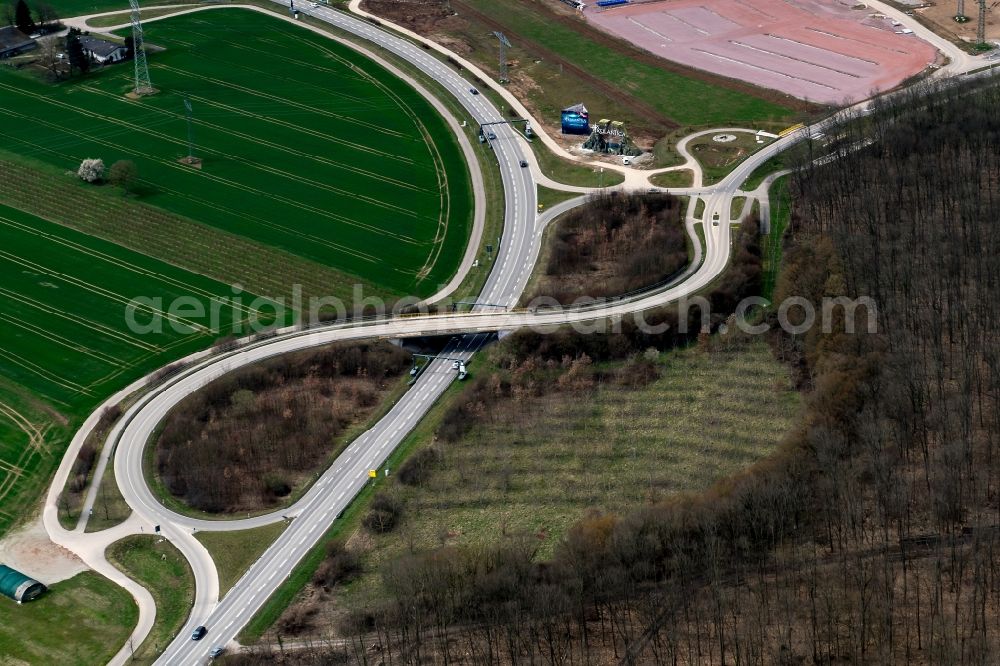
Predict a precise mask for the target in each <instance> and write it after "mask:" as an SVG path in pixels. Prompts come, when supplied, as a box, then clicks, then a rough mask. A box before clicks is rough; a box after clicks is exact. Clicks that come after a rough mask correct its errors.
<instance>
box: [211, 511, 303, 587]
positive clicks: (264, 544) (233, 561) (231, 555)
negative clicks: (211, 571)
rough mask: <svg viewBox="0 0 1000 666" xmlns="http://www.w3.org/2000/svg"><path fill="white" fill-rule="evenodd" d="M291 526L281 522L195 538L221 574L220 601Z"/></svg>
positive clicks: (212, 533)
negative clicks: (210, 556) (206, 551)
mask: <svg viewBox="0 0 1000 666" xmlns="http://www.w3.org/2000/svg"><path fill="white" fill-rule="evenodd" d="M287 526H288V523H286V522H284V521H281V522H277V523H274V524H271V525H265V526H263V527H257V528H254V529H251V530H238V531H235V532H198V533H196V534H195V538H196V539H198V541H200V542H201V544H202V545H203V546H205V548H207V549H208V552H209V553H210V554H211V555H212V560H213V561H214V562H215V568H216V571H218V573H219V598H220V599H221V598H222V597H224V596H226V592H228V591H229V590H230V589H232V587H233V585H235V584H236V581H238V580H239V579H240V576H242V575H243V574H244V573H246V570H247V569H249V568H250V565H251V564H253V563H254V562H256V561H257V558H259V557H260V556H261V555H262V554H263V553H264V551H266V550H267V549H268V547H269V546H270V545H271V544H272V543H274V541H275V539H277V538H278V536H280V535H281V533H282V532H284V531H285V528H286V527H287Z"/></svg>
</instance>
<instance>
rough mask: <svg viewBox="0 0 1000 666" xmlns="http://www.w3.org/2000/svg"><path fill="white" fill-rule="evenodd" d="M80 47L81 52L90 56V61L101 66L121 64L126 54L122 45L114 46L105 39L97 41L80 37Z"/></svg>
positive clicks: (86, 36) (93, 38) (94, 38)
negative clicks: (114, 63)
mask: <svg viewBox="0 0 1000 666" xmlns="http://www.w3.org/2000/svg"><path fill="white" fill-rule="evenodd" d="M80 46H82V47H83V52H84V53H86V54H87V55H88V56H90V58H91V60H93V61H94V62H96V63H98V64H101V65H107V64H108V63H112V62H121V61H122V60H124V59H125V56H126V55H127V54H128V49H127V48H125V46H123V45H122V44H115V43H114V42H109V41H108V40H106V39H98V38H97V37H90V36H88V35H81V36H80Z"/></svg>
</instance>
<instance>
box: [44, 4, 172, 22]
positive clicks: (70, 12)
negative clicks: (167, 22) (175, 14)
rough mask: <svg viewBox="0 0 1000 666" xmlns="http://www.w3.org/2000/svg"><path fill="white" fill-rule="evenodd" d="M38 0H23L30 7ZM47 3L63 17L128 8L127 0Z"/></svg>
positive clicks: (151, 5)
mask: <svg viewBox="0 0 1000 666" xmlns="http://www.w3.org/2000/svg"><path fill="white" fill-rule="evenodd" d="M39 1H40V0H25V2H27V3H28V6H29V7H31V8H32V9H34V8H35V6H36V5H37V4H38V2H39ZM140 2H141V0H140ZM49 4H50V5H52V7H53V8H54V9H55V10H56V13H57V14H59V16H61V17H63V18H67V17H70V16H84V15H86V14H98V13H101V12H110V11H112V10H114V9H128V0H51V2H49ZM169 4H172V3H171V2H170V0H158V1H152V0H147V1H146V2H141V5H142V6H146V5H149V6H150V7H153V6H156V5H169Z"/></svg>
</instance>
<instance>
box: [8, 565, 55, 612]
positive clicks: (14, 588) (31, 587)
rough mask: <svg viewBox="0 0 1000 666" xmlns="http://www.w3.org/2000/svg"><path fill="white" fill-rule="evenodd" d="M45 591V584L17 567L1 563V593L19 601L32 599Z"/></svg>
mask: <svg viewBox="0 0 1000 666" xmlns="http://www.w3.org/2000/svg"><path fill="white" fill-rule="evenodd" d="M43 592H45V586H44V585H42V584H41V583H39V582H38V581H37V580H35V579H34V578H29V577H28V576H25V575H24V574H23V573H21V572H20V571H17V570H16V569H11V568H10V567H8V566H7V565H5V564H0V594H2V595H4V596H5V597H10V598H11V599H13V600H14V601H16V602H17V603H22V602H24V601H31V600H32V599H35V598H37V597H38V596H40V595H41V594H42V593H43Z"/></svg>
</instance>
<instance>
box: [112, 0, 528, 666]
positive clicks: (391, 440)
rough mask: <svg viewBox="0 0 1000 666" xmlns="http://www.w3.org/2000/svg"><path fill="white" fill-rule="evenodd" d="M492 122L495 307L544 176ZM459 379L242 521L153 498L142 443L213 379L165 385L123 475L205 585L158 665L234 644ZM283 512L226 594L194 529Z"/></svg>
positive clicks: (376, 32)
mask: <svg viewBox="0 0 1000 666" xmlns="http://www.w3.org/2000/svg"><path fill="white" fill-rule="evenodd" d="M282 4H284V3H282ZM298 8H299V9H300V11H303V12H305V13H308V14H311V15H313V16H315V17H316V18H319V19H321V20H323V21H326V22H328V23H330V24H332V25H334V26H336V27H338V28H340V29H342V30H344V31H346V32H349V33H352V34H355V35H357V36H359V37H361V38H363V39H364V40H366V41H367V42H370V43H372V44H375V45H377V46H379V47H382V48H384V49H386V50H388V51H390V52H392V53H394V54H395V55H397V56H399V57H401V58H404V59H405V60H407V61H409V62H410V63H411V64H413V65H415V66H416V67H418V68H419V69H420V70H421V71H423V73H424V74H426V75H428V76H430V77H431V78H433V79H434V80H435V81H436V82H437V83H438V84H440V85H441V86H442V87H444V88H445V89H446V90H447V91H448V92H449V93H450V94H451V95H453V96H454V97H455V99H457V100H458V101H459V102H460V103H461V104H462V106H463V107H465V109H466V110H467V111H468V113H469V115H470V117H471V119H472V121H473V122H475V123H490V122H496V121H500V120H502V119H503V118H502V116H501V113H500V111H499V110H498V109H496V108H495V107H494V106H493V105H492V104H491V103H490V101H489V100H488V98H487V97H486V96H485V95H482V94H474V93H473V92H472V90H473V89H474V87H475V86H474V85H473V84H472V83H471V82H469V81H467V80H466V79H464V78H462V76H461V75H460V74H459V73H457V72H455V71H454V70H453V69H451V68H449V67H448V66H447V65H445V63H443V62H441V61H440V60H437V59H436V58H432V57H430V56H429V55H427V53H426V52H425V51H423V49H420V48H418V47H416V46H414V45H412V44H411V43H409V42H407V41H405V40H403V39H400V38H399V37H396V36H395V35H393V34H391V33H388V32H386V31H384V30H381V29H379V28H377V27H375V26H373V25H372V24H370V23H368V22H366V21H364V20H360V19H357V18H355V17H353V16H350V15H347V14H344V13H341V12H336V11H333V10H331V9H328V8H326V7H320V8H316V9H312V8H309V7H308V6H303V4H300V5H299V6H298ZM489 130H490V131H491V132H492V133H493V134H494V135H495V136H496V138H495V139H491V140H490V141H489V143H490V144H491V146H492V147H493V150H494V152H495V154H496V158H497V161H498V164H499V167H500V173H501V178H502V182H503V188H504V200H505V211H504V232H503V238H502V239H501V242H500V243H499V246H498V248H497V251H496V255H495V260H494V262H495V263H494V266H493V267H492V270H491V272H490V275H489V277H488V279H487V282H486V285H485V287H484V289H483V291H482V295H481V296H480V299H479V300H480V301H481V302H483V303H488V304H491V305H490V306H487V307H486V308H485V309H486V310H490V309H494V308H493V305H502V306H509V305H513V304H514V303H515V302H516V301H517V298H518V296H519V294H520V293H521V290H522V289H523V288H524V284H525V283H526V281H527V279H528V276H529V275H530V273H531V268H532V264H533V262H532V261H531V260H530V258H532V257H533V256H534V253H533V252H532V245H533V244H534V242H535V240H536V238H537V237H536V234H535V209H536V198H535V197H536V191H535V183H534V181H533V180H532V178H531V174H530V172H529V170H528V169H526V168H522V167H521V165H520V163H521V161H522V160H523V159H524V158H525V155H524V151H525V150H526V149H525V147H524V146H523V144H522V143H521V142H520V141H519V139H518V138H517V136H516V134H515V132H516V130H514V129H513V128H511V127H510V126H508V125H494V126H491V127H490V128H489ZM475 309H478V310H483V309H484V308H475ZM485 337H486V336H485V335H466V336H461V337H457V338H455V339H454V340H453V341H452V342H451V343H450V344H449V345H448V346H447V348H446V349H445V350H444V354H443V355H444V356H447V357H449V358H460V359H465V360H468V359H469V358H470V357H471V356H472V354H473V353H474V352H475V351H476V350H477V349H478V348H479V346H480V345H481V344H482V342H483V341H484V340H485ZM242 362H248V361H244V360H243V359H240V358H239V356H236V357H234V358H233V359H232V360H231V361H230V362H228V363H223V366H222V367H221V368H220V369H221V370H222V371H223V372H226V371H228V370H229V369H231V368H233V367H236V365H238V364H241V363H242ZM211 374H215V373H214V372H213V373H211ZM455 378H456V372H455V370H454V369H453V368H452V362H451V361H450V360H441V359H439V360H435V361H432V362H431V363H430V364H429V365H428V366H427V367H426V368H425V369H424V370H423V371H422V372H421V374H420V375H419V376H418V378H417V381H416V382H415V384H414V386H413V387H411V388H410V390H409V391H407V393H405V394H404V395H403V397H402V398H401V399H400V400H399V401H398V402H397V403H396V404H395V405H394V406H393V407H392V409H391V410H390V411H389V413H388V414H387V415H386V416H385V417H383V418H382V419H381V420H380V421H379V422H378V423H377V424H376V425H375V426H374V427H373V428H372V429H370V430H369V431H367V432H366V433H364V434H363V435H362V436H361V437H359V438H358V439H357V440H355V441H354V442H352V443H351V445H350V446H349V447H348V448H347V449H346V450H345V452H344V453H343V454H342V455H341V456H340V457H339V458H338V459H337V461H336V462H335V463H334V465H333V466H332V467H330V468H329V469H328V470H327V471H326V472H325V473H324V474H323V475H322V476H321V477H320V478H319V479H318V480H317V481H316V483H315V484H314V485H313V487H312V488H311V489H310V490H309V492H307V493H306V495H305V496H304V497H303V498H302V499H301V500H300V501H299V502H297V503H296V504H295V506H294V507H292V509H290V510H289V511H285V512H282V513H281V514H272V515H269V516H262V517H260V518H257V519H250V520H248V521H238V522H237V523H225V522H223V521H192V520H189V519H186V518H184V517H181V516H178V515H177V514H174V513H173V512H170V511H167V510H166V509H165V508H164V507H163V506H162V505H160V504H159V503H158V502H157V501H156V499H155V498H154V497H153V495H152V493H151V492H150V490H149V488H148V486H147V485H146V483H145V480H144V477H143V472H142V449H143V447H144V444H145V442H146V441H147V440H148V437H149V434H150V433H152V431H153V429H154V428H155V427H156V424H157V423H158V422H159V421H160V420H162V418H163V417H164V416H165V415H166V413H167V411H168V410H169V409H170V407H171V406H172V405H173V404H175V403H176V401H177V400H178V399H180V398H181V397H182V396H183V395H187V394H188V393H189V392H190V391H191V390H196V389H197V388H198V386H201V385H204V383H206V378H204V377H199V376H194V377H191V378H190V379H188V380H186V381H182V382H179V383H178V384H177V385H176V386H174V387H172V388H171V389H170V390H168V391H164V392H162V393H160V394H159V395H158V396H157V397H156V399H154V400H152V401H150V404H149V405H147V406H145V407H144V408H143V409H142V410H141V411H140V412H138V416H137V417H136V418H135V419H134V420H133V421H132V422H131V423H130V425H129V426H128V427H127V428H125V429H124V432H123V434H122V438H121V439H120V440H119V449H118V454H117V456H116V459H115V472H116V476H117V478H118V479H120V480H122V482H121V483H120V486H121V489H122V494H123V496H124V497H125V499H126V501H127V502H128V503H129V504H130V505H131V506H132V507H133V509H134V510H135V511H136V512H137V513H139V514H140V515H142V516H143V517H144V518H145V519H147V520H149V521H151V522H155V523H156V524H159V525H161V529H162V530H163V531H164V534H165V535H166V536H167V537H168V538H169V539H170V540H171V541H172V542H174V543H176V544H178V546H179V547H180V548H181V552H183V553H184V555H185V556H186V557H187V558H188V560H189V561H190V562H191V563H192V568H193V569H194V572H195V580H196V588H197V592H196V599H195V605H194V607H193V609H192V612H191V616H190V617H189V620H188V622H187V623H186V625H185V627H184V629H183V630H182V632H181V634H180V635H179V636H178V637H177V638H176V639H175V640H174V641H173V642H172V643H171V644H170V645H169V646H168V647H167V649H166V651H165V652H164V653H163V656H162V657H161V659H160V660H159V662H158V663H168V664H194V663H199V662H202V661H204V660H205V659H206V658H207V655H208V652H209V651H210V650H211V648H212V647H213V646H215V645H224V644H226V643H227V642H228V641H230V640H231V639H233V638H234V637H235V636H236V635H237V634H238V633H239V631H240V630H241V629H242V628H243V627H244V626H245V625H246V624H247V623H248V622H249V621H250V619H251V618H252V617H253V616H254V614H255V613H256V612H257V611H258V610H259V609H260V607H261V606H262V605H263V603H264V602H265V601H266V600H267V598H268V597H269V596H270V595H271V593H272V592H273V591H274V590H275V589H276V588H277V586H278V585H279V584H280V583H281V582H282V581H283V580H284V579H285V578H286V577H287V576H288V574H289V573H290V572H291V571H292V569H293V568H294V566H295V565H296V564H297V563H298V561H299V560H301V559H302V558H303V557H304V556H305V555H306V554H307V553H308V552H309V550H310V549H311V548H312V547H313V546H314V545H315V544H316V543H317V542H318V541H319V539H320V538H321V537H322V536H323V534H324V533H325V532H326V530H327V529H328V527H329V526H330V525H331V524H332V523H333V521H334V519H335V518H336V516H337V515H338V514H340V512H341V511H343V510H344V509H345V508H346V507H347V505H348V504H349V503H350V502H351V500H352V499H353V498H354V496H355V495H356V494H357V493H358V492H359V491H360V490H361V489H362V488H363V487H364V485H365V484H366V483H369V478H368V471H369V470H371V469H380V465H381V464H382V462H383V461H384V460H385V459H386V458H387V457H388V455H389V454H390V453H391V452H392V451H393V450H394V449H395V448H396V446H397V445H398V444H399V443H400V442H401V441H402V440H403V438H404V437H405V436H406V435H407V434H408V433H409V432H410V431H411V430H412V429H413V428H414V427H415V426H416V424H417V423H418V422H419V421H420V419H421V418H422V417H423V415H424V414H425V413H426V412H427V410H428V409H430V407H431V405H433V404H434V402H435V401H436V400H437V398H438V397H439V396H440V395H441V393H443V392H444V390H445V389H446V388H447V387H448V386H449V384H451V382H452V381H454V380H455ZM207 381H211V379H207ZM281 515H287V516H289V517H291V518H292V519H291V521H290V524H289V527H288V528H287V529H286V530H285V531H284V532H283V533H282V535H281V537H280V538H279V539H278V540H277V541H276V542H275V543H274V544H273V545H272V546H271V547H270V548H269V549H268V550H267V552H266V553H265V554H264V555H263V556H262V557H261V558H260V559H259V560H258V561H257V562H256V563H254V565H253V566H252V567H251V568H250V569H249V570H248V571H247V573H246V574H245V575H244V576H243V578H242V579H241V580H240V581H239V582H238V583H237V584H236V585H235V586H234V587H233V589H232V590H231V591H230V592H229V593H228V594H227V595H226V597H225V598H224V599H223V600H222V601H221V602H219V601H218V593H219V586H218V576H217V574H216V572H215V567H214V563H213V562H212V559H211V557H210V556H208V553H207V552H205V551H204V548H202V547H200V544H198V543H197V540H196V539H194V538H193V536H192V534H193V532H194V531H195V530H197V529H213V528H215V529H218V528H219V527H223V528H226V529H240V528H246V527H248V526H256V525H260V524H264V523H268V522H274V521H275V520H283V518H282V517H281ZM198 625H205V626H206V627H208V635H207V636H206V637H205V638H204V639H202V640H201V641H198V642H195V641H192V640H190V632H191V631H192V630H193V629H194V627H196V626H198Z"/></svg>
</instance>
